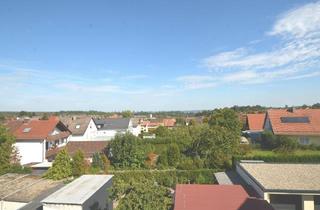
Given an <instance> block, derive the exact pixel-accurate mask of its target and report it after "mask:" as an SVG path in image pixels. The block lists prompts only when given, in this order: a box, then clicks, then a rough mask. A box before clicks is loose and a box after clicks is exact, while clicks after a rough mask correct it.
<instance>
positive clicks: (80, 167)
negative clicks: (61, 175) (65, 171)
mask: <svg viewBox="0 0 320 210" xmlns="http://www.w3.org/2000/svg"><path fill="white" fill-rule="evenodd" d="M85 172H86V162H85V159H84V154H83V152H82V151H81V150H78V151H77V152H76V153H75V154H74V156H73V157H72V175H73V176H75V177H78V176H81V175H82V174H84V173H85Z"/></svg>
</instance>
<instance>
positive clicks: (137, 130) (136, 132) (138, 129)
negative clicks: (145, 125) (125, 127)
mask: <svg viewBox="0 0 320 210" xmlns="http://www.w3.org/2000/svg"><path fill="white" fill-rule="evenodd" d="M130 132H131V133H132V134H133V135H135V136H139V134H141V125H138V126H137V127H131V128H130Z"/></svg>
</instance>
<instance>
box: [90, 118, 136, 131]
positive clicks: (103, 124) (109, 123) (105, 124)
mask: <svg viewBox="0 0 320 210" xmlns="http://www.w3.org/2000/svg"><path fill="white" fill-rule="evenodd" d="M94 123H95V124H96V125H97V128H98V129H99V130H126V129H128V128H129V124H130V118H115V119H113V118H108V119H94Z"/></svg>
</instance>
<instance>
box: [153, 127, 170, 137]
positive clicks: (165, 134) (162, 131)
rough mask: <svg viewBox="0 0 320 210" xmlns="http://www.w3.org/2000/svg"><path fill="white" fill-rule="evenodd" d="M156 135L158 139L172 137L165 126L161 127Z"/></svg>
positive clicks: (156, 131)
mask: <svg viewBox="0 0 320 210" xmlns="http://www.w3.org/2000/svg"><path fill="white" fill-rule="evenodd" d="M154 133H155V134H156V137H168V136H170V130H169V129H168V128H166V127H164V126H159V127H158V128H157V129H156V130H155V131H154Z"/></svg>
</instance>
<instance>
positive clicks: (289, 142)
mask: <svg viewBox="0 0 320 210" xmlns="http://www.w3.org/2000/svg"><path fill="white" fill-rule="evenodd" d="M276 145H277V147H276V148H275V151H276V152H278V153H283V154H289V153H293V152H295V151H296V150H297V149H298V141H297V140H296V139H293V138H290V137H288V136H277V138H276Z"/></svg>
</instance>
